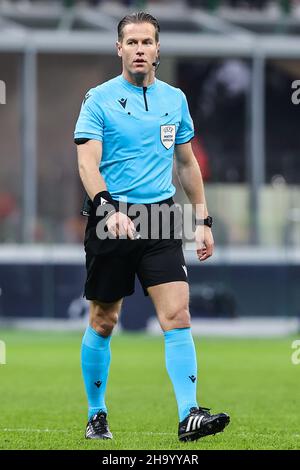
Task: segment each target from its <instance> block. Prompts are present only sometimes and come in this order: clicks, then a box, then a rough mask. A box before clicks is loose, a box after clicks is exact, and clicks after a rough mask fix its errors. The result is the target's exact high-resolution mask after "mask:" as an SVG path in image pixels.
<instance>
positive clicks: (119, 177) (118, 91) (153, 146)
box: [74, 75, 194, 204]
mask: <svg viewBox="0 0 300 470" xmlns="http://www.w3.org/2000/svg"><path fill="white" fill-rule="evenodd" d="M74 135H75V138H88V139H96V140H99V141H101V142H102V159H101V163H100V168H99V169H100V172H101V175H102V176H103V178H104V181H105V183H106V185H107V188H108V191H109V192H110V193H111V195H112V197H113V198H114V199H116V200H118V201H127V202H130V203H141V204H143V203H144V204H146V203H153V202H159V201H162V200H164V199H167V198H169V197H171V196H173V195H174V193H175V187H174V185H173V184H172V168H173V156H174V146H175V144H183V143H186V142H188V141H190V140H191V139H192V138H193V136H194V126H193V121H192V118H191V116H190V113H189V109H188V104H187V100H186V97H185V95H184V93H183V92H182V91H181V90H180V89H178V88H174V87H172V86H170V85H168V84H167V83H165V82H162V81H161V80H157V79H155V81H154V83H153V84H151V85H150V86H148V87H138V86H135V85H132V84H131V83H129V82H128V81H127V80H125V78H124V77H123V76H122V75H119V76H117V77H115V78H113V79H112V80H109V81H107V82H105V83H103V84H102V85H99V86H97V87H96V88H92V89H91V90H90V91H89V92H88V93H87V94H86V96H85V98H84V101H83V103H82V107H81V111H80V114H79V117H78V121H77V124H76V128H75V134H74Z"/></svg>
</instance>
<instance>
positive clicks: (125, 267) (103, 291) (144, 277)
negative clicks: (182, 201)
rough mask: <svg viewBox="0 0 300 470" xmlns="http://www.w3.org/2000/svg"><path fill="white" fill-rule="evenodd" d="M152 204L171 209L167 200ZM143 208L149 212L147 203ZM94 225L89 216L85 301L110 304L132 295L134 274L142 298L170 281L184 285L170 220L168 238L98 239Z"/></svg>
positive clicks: (182, 266) (183, 270) (177, 241)
mask: <svg viewBox="0 0 300 470" xmlns="http://www.w3.org/2000/svg"><path fill="white" fill-rule="evenodd" d="M155 204H168V205H169V206H172V205H173V204H174V201H173V199H172V198H170V199H167V200H165V201H161V202H159V203H155ZM130 205H132V204H128V206H130ZM146 206H147V207H148V208H149V210H150V208H151V204H148V205H146ZM149 213H150V212H149ZM131 218H132V220H134V218H133V217H131ZM150 223H151V222H150ZM161 223H163V221H162V222H161ZM96 225H97V219H96V218H95V217H94V215H92V216H90V217H89V220H88V223H87V227H86V233H85V241H84V246H85V252H86V270H87V279H86V283H85V290H84V295H85V297H86V298H87V299H88V300H98V301H102V302H114V301H116V300H118V299H121V298H123V297H125V296H128V295H132V294H133V293H134V286H135V275H137V276H138V279H139V281H140V283H141V285H142V287H143V290H144V294H145V295H148V292H147V288H148V287H151V286H156V285H158V284H164V283H166V282H174V281H185V282H187V274H186V267H185V260H184V255H183V251H182V240H181V239H180V238H177V237H174V238H172V236H174V220H171V227H170V229H171V230H170V232H171V236H170V238H168V239H164V238H160V239H149V238H147V239H139V240H129V239H125V240H124V239H109V238H108V239H105V240H100V239H99V238H98V237H97V235H96Z"/></svg>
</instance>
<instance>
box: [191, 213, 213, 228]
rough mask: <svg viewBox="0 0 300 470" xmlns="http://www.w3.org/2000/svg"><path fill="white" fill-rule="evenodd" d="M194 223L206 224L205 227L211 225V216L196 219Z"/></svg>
mask: <svg viewBox="0 0 300 470" xmlns="http://www.w3.org/2000/svg"><path fill="white" fill-rule="evenodd" d="M195 223H196V225H206V226H207V227H211V226H212V224H213V218H212V217H211V216H210V215H208V216H207V217H206V219H196V221H195Z"/></svg>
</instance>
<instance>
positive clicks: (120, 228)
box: [77, 140, 135, 240]
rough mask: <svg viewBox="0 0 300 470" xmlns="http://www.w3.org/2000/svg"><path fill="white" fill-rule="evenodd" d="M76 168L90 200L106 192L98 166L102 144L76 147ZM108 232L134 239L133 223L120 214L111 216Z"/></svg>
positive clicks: (91, 141)
mask: <svg viewBox="0 0 300 470" xmlns="http://www.w3.org/2000/svg"><path fill="white" fill-rule="evenodd" d="M77 154H78V168H79V175H80V178H81V181H82V184H83V186H84V188H85V190H86V192H87V193H88V195H89V197H90V198H91V200H92V201H93V200H94V197H95V196H96V194H98V193H99V192H101V191H107V187H106V184H105V181H104V179H103V177H102V176H101V173H100V171H99V165H100V162H101V158H102V142H100V141H98V140H89V141H88V142H86V143H85V144H82V145H78V146H77ZM106 224H107V227H108V230H109V231H110V232H111V233H112V234H113V235H114V236H115V237H119V236H121V235H125V236H128V237H129V238H131V239H132V240H133V239H134V234H133V233H134V231H135V227H134V224H133V222H132V221H131V220H130V219H129V217H127V215H125V214H123V213H122V212H116V213H114V214H113V215H111V216H110V217H109V218H108V220H107V222H106Z"/></svg>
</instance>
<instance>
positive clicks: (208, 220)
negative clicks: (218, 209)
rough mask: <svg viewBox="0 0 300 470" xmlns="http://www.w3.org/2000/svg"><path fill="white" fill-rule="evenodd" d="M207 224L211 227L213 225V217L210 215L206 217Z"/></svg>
mask: <svg viewBox="0 0 300 470" xmlns="http://www.w3.org/2000/svg"><path fill="white" fill-rule="evenodd" d="M205 222H206V223H205V225H207V226H208V227H211V226H212V217H211V216H210V215H209V216H208V217H207V218H206V219H205Z"/></svg>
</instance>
